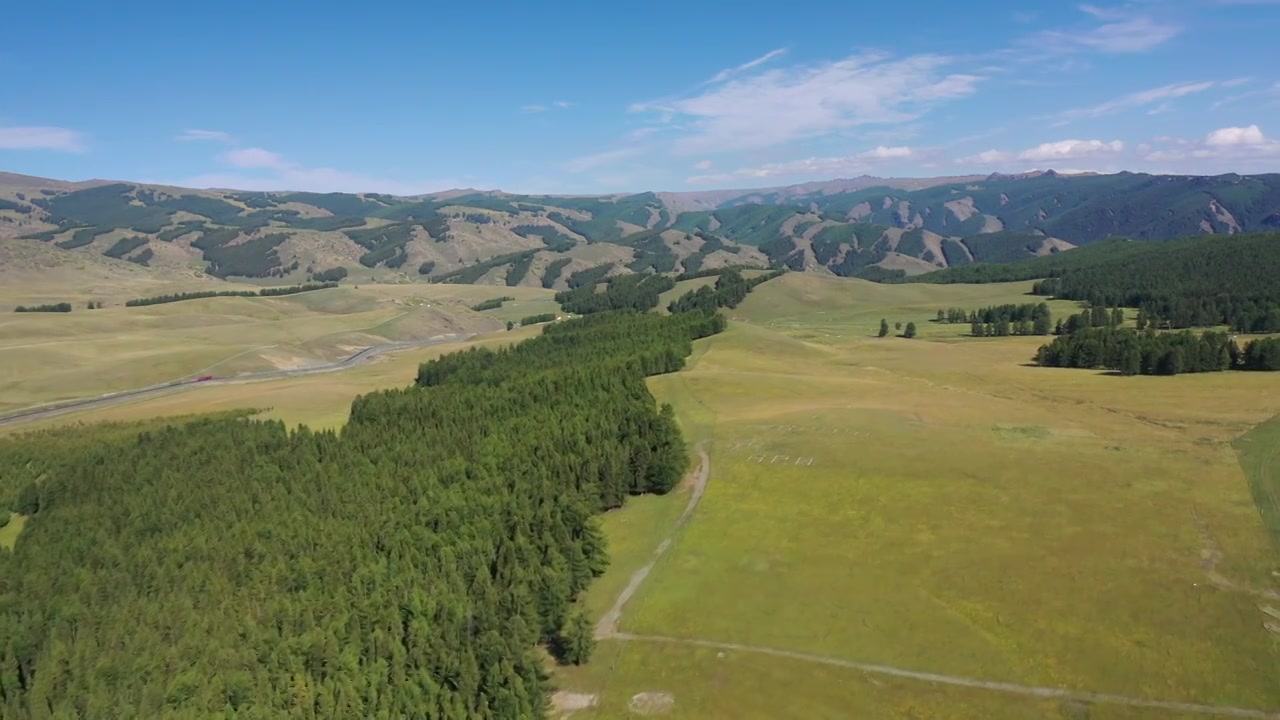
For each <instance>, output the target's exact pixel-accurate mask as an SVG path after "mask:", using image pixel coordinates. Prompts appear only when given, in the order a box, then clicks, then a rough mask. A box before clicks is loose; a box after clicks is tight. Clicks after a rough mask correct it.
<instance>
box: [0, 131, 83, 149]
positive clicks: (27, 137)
mask: <svg viewBox="0 0 1280 720" xmlns="http://www.w3.org/2000/svg"><path fill="white" fill-rule="evenodd" d="M0 150H60V151H62V152H79V151H81V150H84V136H83V135H81V134H80V133H78V132H76V131H75V130H68V129H67V128H60V127H2V126H0Z"/></svg>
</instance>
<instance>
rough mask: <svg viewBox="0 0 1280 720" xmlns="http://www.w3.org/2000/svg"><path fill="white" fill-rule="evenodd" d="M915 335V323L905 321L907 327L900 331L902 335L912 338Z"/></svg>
mask: <svg viewBox="0 0 1280 720" xmlns="http://www.w3.org/2000/svg"><path fill="white" fill-rule="evenodd" d="M915 336H916V324H915V323H913V322H909V323H907V329H906V330H904V331H903V332H902V337H905V338H913V337H915Z"/></svg>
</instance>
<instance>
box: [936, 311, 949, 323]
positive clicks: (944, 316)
mask: <svg viewBox="0 0 1280 720" xmlns="http://www.w3.org/2000/svg"><path fill="white" fill-rule="evenodd" d="M946 319H947V314H946V313H944V312H943V311H941V310H939V311H938V318H937V322H944V321H946Z"/></svg>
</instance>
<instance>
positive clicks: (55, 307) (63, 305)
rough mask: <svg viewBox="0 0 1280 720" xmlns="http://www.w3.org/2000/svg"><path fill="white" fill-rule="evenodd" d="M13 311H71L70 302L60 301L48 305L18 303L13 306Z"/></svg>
mask: <svg viewBox="0 0 1280 720" xmlns="http://www.w3.org/2000/svg"><path fill="white" fill-rule="evenodd" d="M13 311H14V312H20V313H37V312H59V313H68V312H71V303H69V302H60V303H52V304H48V305H19V306H18V307H16V308H14V309H13Z"/></svg>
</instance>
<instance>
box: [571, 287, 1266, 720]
mask: <svg viewBox="0 0 1280 720" xmlns="http://www.w3.org/2000/svg"><path fill="white" fill-rule="evenodd" d="M1024 290H1025V284H1017V285H1012V286H1010V285H1003V286H1002V285H987V286H981V287H972V286H952V287H937V286H877V285H872V284H869V283H862V282H857V281H842V280H836V279H822V278H817V277H812V276H804V275H789V276H786V277H785V278H783V279H781V280H779V281H775V283H770V284H768V285H765V286H763V287H762V288H761V289H760V290H757V292H756V293H755V294H753V295H752V296H751V297H750V298H748V300H747V302H746V303H744V305H743V306H741V307H740V308H738V310H737V311H735V312H734V313H733V314H734V315H736V316H737V317H739V318H740V319H741V322H739V323H735V324H734V325H733V327H732V328H731V330H730V331H729V332H728V333H727V334H725V335H723V336H720V337H717V338H713V339H710V340H708V341H702V342H700V343H699V352H700V356H699V357H698V358H697V360H696V361H695V363H694V364H693V365H692V367H691V369H690V370H688V371H686V372H685V373H681V374H679V375H675V376H667V377H664V378H657V379H655V380H654V383H653V385H654V387H655V390H656V391H657V393H658V394H659V396H660V397H663V398H666V399H669V400H671V401H673V402H674V403H675V404H676V406H677V409H678V413H679V415H680V418H681V420H682V423H683V424H684V426H685V428H686V431H687V432H688V433H689V435H690V436H691V439H695V440H696V439H706V440H710V441H711V443H712V444H711V450H712V459H713V467H714V470H713V473H712V479H711V484H710V488H709V490H708V491H707V495H706V497H705V499H704V500H703V504H702V505H701V506H700V508H699V510H698V512H697V514H696V515H695V518H694V521H693V522H692V523H691V525H690V526H689V527H688V528H686V530H685V531H684V532H683V533H682V535H681V536H680V537H679V538H678V539H677V540H676V542H675V545H674V547H673V549H672V551H671V553H670V554H669V555H668V556H666V558H665V559H664V560H663V561H662V562H661V563H660V564H659V565H658V567H657V568H655V570H654V572H653V574H652V575H651V576H650V579H649V581H648V582H647V583H646V585H645V586H643V588H642V589H641V591H640V592H639V593H638V594H637V596H636V597H635V598H634V599H633V601H632V603H631V605H630V606H629V608H628V610H627V612H626V613H625V614H624V617H623V621H622V629H623V630H624V631H629V632H635V633H641V634H661V635H669V636H677V637H692V638H706V639H713V640H721V641H730V642H742V643H749V644H757V645H765V646H771V647H777V648H784V649H792V650H800V651H808V652H815V653H822V654H828V655H832V656H837V657H842V658H848V659H852V660H861V661H867V662H880V663H886V664H893V665H899V666H903V667H907V668H912V669H920V670H928V671H936V672H944V673H953V674H957V675H964V676H971V677H977V678H982V679H992V680H1006V681H1013V682H1022V683H1032V684H1044V685H1051V686H1057V685H1062V686H1066V687H1070V688H1077V689H1089V690H1100V691H1111V692H1116V693H1124V694H1130V695H1135V696H1142V697H1152V698H1159V699H1183V700H1190V701H1199V702H1209V703H1224V704H1236V705H1243V706H1248V707H1263V708H1265V707H1276V706H1277V705H1280V689H1277V687H1276V686H1275V685H1274V683H1273V682H1272V681H1271V674H1270V671H1269V670H1268V668H1274V667H1275V666H1276V664H1277V663H1278V662H1280V648H1277V646H1276V644H1275V641H1274V640H1273V639H1272V638H1271V637H1270V636H1269V635H1268V634H1267V633H1266V631H1265V630H1263V629H1262V627H1261V620H1262V617H1261V616H1260V614H1259V612H1258V610H1257V608H1256V607H1255V604H1254V601H1253V598H1251V597H1249V596H1246V595H1242V594H1237V593H1230V592H1224V591H1221V590H1217V589H1214V588H1213V587H1211V586H1209V585H1208V584H1207V583H1206V582H1205V577H1204V575H1203V573H1202V571H1201V569H1200V565H1199V558H1200V552H1201V550H1202V549H1203V548H1204V540H1203V539H1202V537H1201V535H1200V532H1199V528H1198V527H1197V524H1196V522H1194V521H1193V519H1192V512H1193V511H1194V512H1195V513H1196V514H1197V515H1198V517H1199V518H1200V520H1201V521H1203V523H1204V524H1205V526H1206V528H1207V530H1208V531H1209V533H1210V534H1211V535H1212V538H1213V541H1215V542H1216V543H1217V544H1218V545H1219V546H1220V547H1221V548H1222V549H1223V551H1224V553H1225V557H1224V561H1223V564H1222V566H1220V570H1221V571H1222V572H1223V573H1224V574H1225V575H1227V576H1229V577H1231V578H1233V579H1235V580H1237V581H1240V582H1242V583H1252V584H1254V585H1255V586H1262V587H1265V586H1266V584H1267V583H1268V582H1274V581H1273V580H1271V579H1270V578H1269V577H1268V574H1269V570H1270V568H1271V567H1272V565H1273V563H1274V560H1275V556H1274V555H1273V554H1271V550H1270V548H1269V547H1268V543H1267V536H1266V533H1265V532H1264V530H1263V528H1262V525H1261V523H1260V522H1259V520H1258V515H1257V511H1256V510H1255V509H1254V506H1253V503H1252V502H1251V500H1250V497H1249V491H1248V487H1247V485H1246V483H1245V480H1244V478H1243V477H1242V474H1241V472H1240V469H1239V467H1238V466H1237V465H1236V463H1235V461H1234V457H1233V454H1232V453H1231V450H1230V445H1229V444H1230V442H1231V440H1232V438H1234V437H1235V436H1237V435H1239V434H1240V433H1242V432H1243V431H1244V430H1246V429H1247V428H1248V427H1250V426H1252V425H1254V424H1256V423H1258V422H1259V421H1260V420H1262V419H1263V418H1265V417H1268V416H1270V415H1273V414H1275V413H1276V412H1277V410H1280V398H1277V397H1276V396H1275V395H1274V393H1268V392H1266V391H1265V388H1266V387H1269V383H1271V382H1272V381H1271V379H1269V378H1266V377H1260V375H1261V374H1258V375H1252V374H1244V373H1239V374H1216V375H1205V376H1184V377H1178V378H1171V379H1160V378H1133V379H1119V378H1113V377H1107V376H1104V375H1101V374H1095V373H1088V372H1084V373H1081V372H1078V371H1055V370H1045V369H1041V368H1032V367H1024V365H1023V364H1024V363H1025V362H1026V358H1028V357H1029V356H1030V355H1031V354H1032V352H1034V349H1035V347H1036V346H1037V343H1038V342H1040V341H1039V340H1037V339H1020V338H1008V339H999V340H962V339H961V338H960V337H959V335H960V334H962V333H963V332H965V330H967V328H963V327H961V326H947V325H936V324H933V323H930V322H928V320H929V318H931V317H932V315H933V313H934V311H935V309H936V307H938V306H946V305H960V306H966V307H968V306H976V305H981V304H989V303H998V302H1019V301H1021V300H1022V299H1023V298H1022V297H1021V292H1023V291H1024ZM817 308H823V309H822V310H818V309H817ZM882 316H888V317H889V318H890V320H891V321H892V320H893V318H895V317H896V318H900V319H902V320H903V321H904V322H905V321H908V320H912V321H915V322H916V323H917V325H918V326H919V327H920V328H921V334H922V338H921V339H920V340H916V341H906V340H900V339H886V340H878V339H876V338H874V337H872V335H873V334H874V332H875V329H876V326H877V325H878V323H879V318H880V317H882ZM1162 380H1165V381H1166V382H1162ZM1167 381H1171V382H1167ZM776 424H781V425H785V426H787V427H795V428H797V430H796V431H794V432H785V433H780V432H778V431H776V430H769V429H767V426H770V425H776ZM859 433H861V434H859ZM753 440H754V441H756V442H757V443H758V445H757V446H756V447H757V448H758V449H756V448H751V449H736V450H735V449H733V443H734V442H735V441H736V442H744V441H753ZM755 454H760V455H765V456H766V457H767V458H769V459H770V460H771V459H772V458H773V457H775V456H786V457H788V458H796V457H812V458H814V464H813V465H812V466H807V467H804V466H802V467H796V466H795V465H794V463H793V462H783V463H780V464H773V465H770V464H767V463H766V464H763V465H762V464H759V463H756V462H752V461H751V460H750V458H751V457H752V455H755ZM665 501H666V500H664V501H660V502H665ZM670 502H671V503H673V504H675V505H678V504H680V503H681V502H682V500H681V499H679V498H672V499H670ZM625 515H626V512H624V513H619V514H617V515H616V516H609V517H607V518H606V528H607V529H608V530H609V531H610V537H611V538H619V537H625V538H627V539H626V542H627V543H631V542H632V540H633V537H632V533H635V532H641V533H645V534H647V536H648V537H647V540H648V541H649V542H651V543H652V544H656V543H657V541H658V540H659V539H660V538H661V537H662V535H663V533H664V532H665V526H664V525H663V522H664V520H665V518H663V517H660V516H659V514H658V513H656V512H655V513H654V515H655V517H654V518H652V519H645V520H638V521H636V522H634V523H627V525H625V526H624V525H623V521H622V518H623V517H625ZM626 557H637V558H643V557H644V555H643V554H641V553H633V552H632V551H630V550H629V551H628V552H627V554H626ZM634 562H635V563H636V564H638V563H639V562H640V560H636V561H634ZM634 567H635V565H630V566H628V565H627V564H626V562H625V561H622V562H619V563H615V566H614V567H613V568H611V569H610V571H609V574H607V575H606V577H605V578H604V579H602V581H601V586H602V587H603V586H604V585H605V584H616V583H617V582H618V581H617V579H616V578H615V577H614V574H615V573H617V574H624V575H625V574H629V573H630V572H631V570H633V569H634ZM594 592H595V591H594V590H593V595H592V596H590V597H589V599H588V607H590V608H591V609H593V610H595V609H598V608H599V607H601V606H602V605H607V603H603V604H602V603H600V602H599V601H597V600H596V599H595V597H594ZM599 653H600V655H599V658H598V660H597V662H596V663H593V664H592V666H590V667H588V668H586V669H577V670H573V671H570V672H566V673H562V674H561V675H560V677H561V683H562V685H563V686H565V687H567V688H569V689H573V690H581V691H586V692H594V693H601V695H602V697H601V703H602V704H601V707H600V709H599V710H598V711H595V712H590V713H583V714H582V715H580V717H623V716H625V714H624V713H623V711H622V710H621V708H623V707H624V706H625V703H626V700H627V698H628V697H630V694H631V693H634V692H639V691H640V690H642V689H643V690H667V691H673V692H675V693H676V694H677V696H678V699H677V707H678V708H680V707H681V706H682V705H683V707H684V709H683V711H682V713H683V714H684V716H689V717H703V716H710V715H727V714H732V715H734V716H744V717H769V716H773V717H777V716H790V715H793V713H794V712H795V710H796V708H801V707H802V708H803V709H804V711H805V715H806V716H811V717H842V716H847V715H846V714H845V713H846V711H847V708H849V707H866V708H867V712H869V713H871V714H872V715H875V714H876V712H873V710H876V711H878V712H879V713H883V714H884V716H908V717H933V716H936V717H984V716H985V717H1057V715H1056V712H1057V711H1058V710H1059V708H1058V706H1057V705H1056V704H1054V703H1036V702H1030V701H1018V700H1011V699H1008V698H1001V697H992V695H991V694H990V693H986V692H982V691H958V690H946V691H943V690H935V689H929V688H926V687H923V686H919V685H915V686H910V685H908V686H907V687H905V688H903V689H902V693H901V694H896V693H895V692H893V691H892V690H890V689H888V688H891V687H893V686H894V685H896V684H897V683H893V682H888V681H885V680H883V679H875V682H874V683H873V682H872V679H871V678H868V677H866V676H863V675H861V674H859V673H855V672H841V671H837V670H833V669H830V668H822V667H818V666H809V665H804V666H799V667H798V666H797V663H796V662H795V661H790V660H782V659H763V658H748V657H745V656H742V655H740V654H739V653H729V654H728V656H727V657H720V656H718V655H717V654H716V653H715V652H714V651H703V650H696V649H691V648H683V647H657V646H651V645H643V644H635V643H631V644H626V645H625V646H624V645H623V644H621V643H617V642H612V641H610V642H605V643H602V647H601V649H600V650H599ZM676 668H679V671H677V670H676ZM738 668H741V669H738ZM775 677H777V678H786V680H784V681H780V682H774V683H772V684H770V683H768V682H766V681H765V678H769V679H772V678H775ZM832 683H844V684H845V687H847V688H848V687H852V689H850V690H847V691H846V692H843V693H840V692H833V690H832ZM849 683H853V685H852V686H850V685H849ZM876 683H882V684H876ZM762 685H763V686H764V687H761V686H762ZM881 703H884V704H881ZM931 713H932V714H931ZM1168 716H1169V715H1168V714H1167V713H1152V712H1145V711H1133V710H1125V709H1118V708H1095V709H1094V711H1093V715H1092V716H1091V717H1095V718H1097V717H1168Z"/></svg>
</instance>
